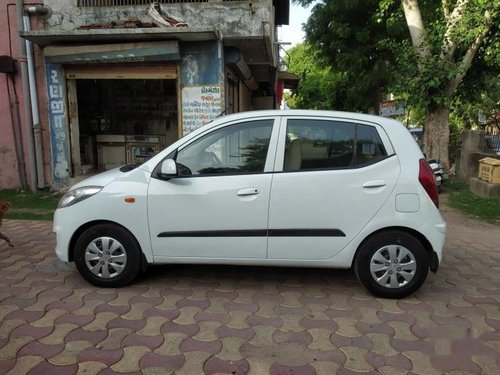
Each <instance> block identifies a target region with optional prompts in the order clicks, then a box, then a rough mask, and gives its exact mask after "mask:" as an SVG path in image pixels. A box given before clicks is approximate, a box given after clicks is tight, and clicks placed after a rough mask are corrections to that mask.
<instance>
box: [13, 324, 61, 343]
mask: <svg viewBox="0 0 500 375" xmlns="http://www.w3.org/2000/svg"><path fill="white" fill-rule="evenodd" d="M53 330H54V327H34V326H32V325H30V324H23V325H20V326H18V327H16V328H15V329H14V330H12V332H11V333H10V337H21V336H30V337H33V338H34V339H35V340H39V339H41V338H43V337H45V336H48V335H49V334H50V333H51V332H52V331H53Z"/></svg>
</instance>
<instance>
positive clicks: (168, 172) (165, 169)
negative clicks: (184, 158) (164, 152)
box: [161, 159, 177, 178]
mask: <svg viewBox="0 0 500 375" xmlns="http://www.w3.org/2000/svg"><path fill="white" fill-rule="evenodd" d="M161 174H162V175H164V176H166V177H170V178H171V177H175V176H177V163H176V162H175V160H173V159H167V160H165V161H163V163H161Z"/></svg>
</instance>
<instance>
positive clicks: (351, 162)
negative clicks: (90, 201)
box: [283, 119, 387, 171]
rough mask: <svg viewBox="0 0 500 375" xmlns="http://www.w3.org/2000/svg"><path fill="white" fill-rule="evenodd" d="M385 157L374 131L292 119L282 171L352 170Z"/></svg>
mask: <svg viewBox="0 0 500 375" xmlns="http://www.w3.org/2000/svg"><path fill="white" fill-rule="evenodd" d="M385 156H387V152H386V150H385V147H384V145H383V143H382V140H381V139H380V136H379V134H378V132H377V129H376V128H375V127H373V126H370V125H360V124H353V123H348V122H340V121H326V120H311V119H300V120H299V119H291V120H288V124H287V140H286V145H285V159H284V164H283V170H284V171H299V170H301V171H303V170H315V169H330V168H354V167H361V166H365V165H368V164H372V163H375V162H377V161H379V160H381V159H383V158H384V157H385Z"/></svg>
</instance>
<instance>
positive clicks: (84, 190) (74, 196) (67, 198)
mask: <svg viewBox="0 0 500 375" xmlns="http://www.w3.org/2000/svg"><path fill="white" fill-rule="evenodd" d="M101 190H102V186H84V187H81V188H77V189H74V190H70V191H68V192H67V193H66V194H64V196H63V197H62V198H61V200H60V201H59V205H58V206H57V208H64V207H68V206H72V205H74V204H75V203H78V202H81V201H83V200H84V199H87V198H89V197H91V196H92V195H94V194H97V193H99V192H100V191H101Z"/></svg>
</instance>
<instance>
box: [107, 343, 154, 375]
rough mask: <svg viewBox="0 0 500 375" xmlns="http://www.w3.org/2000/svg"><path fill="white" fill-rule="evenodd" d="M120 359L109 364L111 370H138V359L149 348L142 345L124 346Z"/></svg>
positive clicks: (139, 359) (147, 351)
mask: <svg viewBox="0 0 500 375" xmlns="http://www.w3.org/2000/svg"><path fill="white" fill-rule="evenodd" d="M123 351H124V355H123V357H122V359H121V360H120V361H119V362H117V363H115V364H114V365H112V366H111V369H112V370H113V371H117V372H132V371H139V370H140V369H141V367H140V361H141V359H142V357H143V356H144V355H145V354H146V353H149V352H150V351H151V350H150V349H149V348H146V347H144V346H126V347H125V348H124V349H123Z"/></svg>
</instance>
